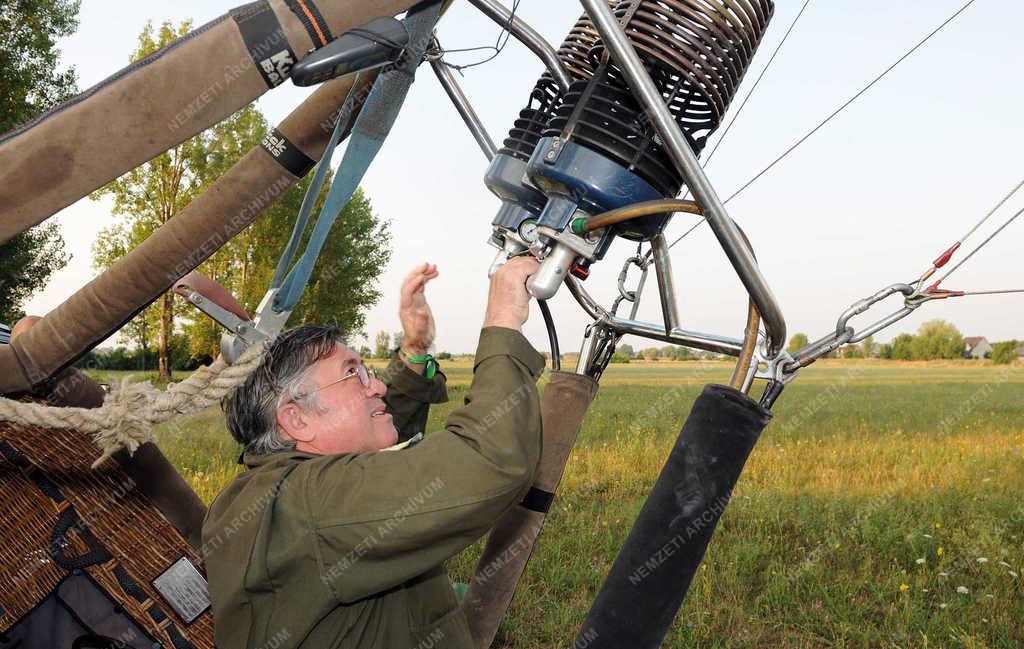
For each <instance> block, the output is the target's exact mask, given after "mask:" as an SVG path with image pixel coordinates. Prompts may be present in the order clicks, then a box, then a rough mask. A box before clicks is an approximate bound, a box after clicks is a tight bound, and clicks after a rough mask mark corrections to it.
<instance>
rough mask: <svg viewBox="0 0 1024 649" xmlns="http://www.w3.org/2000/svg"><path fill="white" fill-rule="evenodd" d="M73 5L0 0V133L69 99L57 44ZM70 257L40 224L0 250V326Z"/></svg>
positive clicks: (73, 18) (69, 81) (74, 18)
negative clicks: (0, 323)
mask: <svg viewBox="0 0 1024 649" xmlns="http://www.w3.org/2000/svg"><path fill="white" fill-rule="evenodd" d="M78 5H79V3H78V2H77V1H74V2H71V1H68V0H17V1H14V0H4V1H0V133H6V132H7V131H10V130H12V129H14V128H16V127H18V126H20V125H22V124H24V123H26V122H28V121H30V120H31V119H33V118H35V117H36V116H38V115H40V114H41V113H43V112H45V111H47V110H49V109H50V108H52V107H54V106H56V105H57V104H59V103H61V102H62V101H64V100H66V99H69V98H70V97H72V96H74V94H75V93H76V92H77V77H76V74H75V69H74V68H73V67H71V68H67V69H63V70H62V69H60V50H58V49H57V40H58V39H60V38H63V37H66V36H69V35H71V34H72V33H73V32H74V31H75V29H76V28H77V27H78ZM70 260H71V256H70V255H68V254H67V252H66V251H65V249H64V240H63V239H62V238H61V236H60V231H59V229H58V227H57V225H56V224H49V225H40V226H37V227H35V228H33V229H31V230H28V231H27V232H23V233H22V234H20V235H18V236H16V237H13V238H12V239H11V240H10V241H8V242H6V243H4V244H3V245H0V321H4V322H12V321H14V320H16V319H17V318H20V317H21V316H22V315H24V312H23V311H22V307H23V306H24V304H25V302H26V301H27V300H28V299H29V298H30V297H31V296H32V295H33V294H34V293H36V292H37V291H38V290H39V289H41V288H43V287H44V286H45V285H46V282H47V280H48V279H49V278H50V276H51V275H52V274H53V273H55V272H56V271H58V270H60V269H61V268H63V267H64V266H66V265H67V263H68V261H70Z"/></svg>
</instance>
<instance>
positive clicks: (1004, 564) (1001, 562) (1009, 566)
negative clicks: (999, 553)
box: [999, 561, 1013, 568]
mask: <svg viewBox="0 0 1024 649" xmlns="http://www.w3.org/2000/svg"><path fill="white" fill-rule="evenodd" d="M999 565H1001V566H1003V567H1005V568H1012V567H1013V566H1011V565H1010V564H1008V563H1006V562H1005V561H1000V562H999Z"/></svg>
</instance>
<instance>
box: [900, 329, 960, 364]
mask: <svg viewBox="0 0 1024 649" xmlns="http://www.w3.org/2000/svg"><path fill="white" fill-rule="evenodd" d="M910 347H911V350H912V351H913V356H914V360H918V361H931V360H937V359H952V358H961V357H962V356H963V355H964V337H963V335H962V334H961V333H960V330H959V329H957V328H956V327H955V326H954V325H952V324H950V323H949V322H946V321H945V320H929V321H928V322H925V323H924V324H922V325H921V327H920V328H919V329H918V330H917V335H916V336H915V337H914V341H913V342H912V343H911V344H910Z"/></svg>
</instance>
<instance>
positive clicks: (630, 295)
mask: <svg viewBox="0 0 1024 649" xmlns="http://www.w3.org/2000/svg"><path fill="white" fill-rule="evenodd" d="M651 263H652V260H650V259H644V258H643V257H641V256H640V251H639V250H637V254H636V255H634V256H632V257H630V258H629V259H627V260H626V261H625V262H624V263H623V264H622V270H621V271H619V296H618V297H616V298H615V302H613V303H612V309H611V314H612V315H615V314H616V313H617V312H618V310H619V305H620V304H622V302H623V301H626V302H631V303H632V304H633V309H632V312H631V313H630V316H629V317H630V319H632V318H635V317H636V312H637V309H638V308H639V307H640V296H641V295H642V294H643V292H644V284H645V283H646V282H647V272H648V270H649V268H650V265H651ZM630 266H636V267H637V268H639V269H640V271H641V273H640V281H639V282H637V285H636V290H633V291H627V290H626V279H627V278H628V275H629V267H630Z"/></svg>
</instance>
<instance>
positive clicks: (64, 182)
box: [0, 0, 414, 243]
mask: <svg viewBox="0 0 1024 649" xmlns="http://www.w3.org/2000/svg"><path fill="white" fill-rule="evenodd" d="M261 4H262V3H253V5H247V6H246V7H245V8H244V11H249V12H251V11H253V10H254V9H258V8H259V5H261ZM412 4H414V2H413V1H412V0H319V2H317V6H318V7H319V9H320V12H321V14H322V15H323V17H324V20H325V21H326V22H327V24H328V26H329V27H330V30H331V32H332V33H334V34H342V33H344V32H345V31H347V30H349V29H351V28H353V27H356V26H358V25H361V24H363V23H365V22H367V21H369V20H371V19H373V18H377V17H379V16H391V15H395V14H397V13H399V12H401V11H404V10H406V9H408V8H409V6H411V5H412ZM269 6H270V8H271V9H272V11H273V14H274V15H275V16H276V19H277V21H278V22H279V23H280V31H278V32H277V33H273V32H271V33H269V34H267V35H266V36H265V37H263V38H259V37H257V38H256V46H255V49H256V50H258V51H260V52H265V53H266V55H269V54H270V53H271V52H274V51H277V50H280V49H281V48H282V47H284V45H285V44H284V43H282V42H281V41H282V37H281V32H283V34H284V37H285V39H286V40H287V47H288V48H290V50H291V52H293V53H294V55H295V58H296V59H298V60H301V59H302V58H303V57H304V56H305V55H306V53H307V52H309V51H310V50H311V49H312V48H313V43H312V41H311V39H310V37H309V34H308V33H307V32H306V29H305V27H303V25H302V22H301V21H300V20H299V18H298V16H296V15H295V14H294V13H292V11H291V10H290V9H288V7H287V6H285V4H284V3H283V2H282V1H281V0H270V3H269ZM282 71H283V72H288V71H290V68H289V67H288V66H287V65H286V64H285V65H284V67H283V68H282ZM268 88H269V86H268V82H267V81H265V80H264V76H263V73H261V72H260V69H259V67H258V64H257V63H256V62H255V61H254V59H253V56H252V55H251V54H250V50H249V47H247V45H246V43H245V40H244V39H243V37H242V34H241V32H240V30H239V26H238V23H237V22H236V20H235V19H234V18H233V17H232V16H231V15H227V16H224V17H222V18H220V19H218V20H216V21H214V22H212V23H209V24H208V25H206V26H204V27H201V28H199V29H197V30H195V31H194V32H192V33H191V34H189V35H188V36H186V37H185V38H183V39H181V40H179V41H177V42H176V43H173V44H171V45H169V46H167V47H165V48H164V49H163V50H161V51H160V52H158V53H156V54H154V55H153V56H152V57H149V58H147V59H146V60H145V61H144V62H140V63H138V64H135V65H133V66H130V67H128V68H125V69H124V70H122V71H121V72H119V73H117V74H116V75H114V76H113V77H111V78H110V79H108V80H107V81H105V82H103V83H101V84H99V85H98V86H96V87H94V88H92V89H90V90H88V91H86V92H85V93H83V94H82V95H79V96H78V97H75V98H74V99H72V100H70V101H69V102H67V103H65V104H63V105H62V106H59V107H58V108H56V109H54V110H53V111H51V112H49V113H47V114H46V115H44V116H42V117H40V118H39V119H38V120H35V121H34V122H32V123H30V124H29V125H27V126H26V127H24V128H22V129H19V130H18V131H16V132H15V133H14V134H13V135H9V136H8V137H6V138H3V139H0V243H3V242H5V241H7V240H8V239H10V238H11V237H12V236H14V235H16V234H18V233H20V232H22V231H24V230H26V229H28V228H29V227H31V226H33V225H36V224H38V223H41V222H42V221H44V220H45V219H48V218H49V217H50V216H52V215H53V214H55V213H56V212H58V211H59V210H61V209H63V208H65V207H67V206H68V205H70V204H71V203H74V202H75V201H77V200H78V199H80V198H82V197H83V196H86V195H87V194H89V193H90V192H92V191H94V190H96V189H98V188H100V187H102V186H103V185H105V184H107V183H108V182H110V181H112V180H114V179H115V178H117V177H119V176H121V175H122V174H124V173H126V172H128V171H130V170H131V169H134V168H135V167H137V166H139V165H141V164H142V163H144V162H146V161H147V160H150V159H152V158H153V157H155V156H157V155H159V154H160V153H162V152H164V151H166V150H167V149H170V148H172V147H174V146H177V145H178V144H180V143H181V142H184V141H185V140H187V139H188V138H190V137H192V136H193V135H195V134H196V133H199V132H201V131H203V130H204V129H206V128H209V127H210V126H212V125H214V124H216V123H218V122H220V121H221V120H223V119H224V118H226V117H228V116H229V115H231V114H232V113H234V112H235V111H237V110H238V109H240V108H241V107H243V106H245V105H246V104H248V103H250V102H252V101H253V100H254V99H256V98H258V97H259V96H260V95H262V94H263V93H264V92H266V91H267V90H268Z"/></svg>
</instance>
